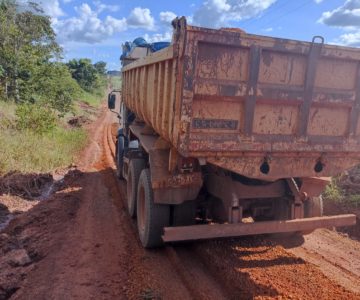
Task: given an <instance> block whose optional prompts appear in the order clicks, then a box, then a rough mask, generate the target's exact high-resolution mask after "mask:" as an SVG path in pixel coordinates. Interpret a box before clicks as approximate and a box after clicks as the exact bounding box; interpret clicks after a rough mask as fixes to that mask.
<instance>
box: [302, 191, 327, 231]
mask: <svg viewBox="0 0 360 300" xmlns="http://www.w3.org/2000/svg"><path fill="white" fill-rule="evenodd" d="M323 213H324V205H323V199H322V197H321V196H319V197H310V198H309V199H308V200H307V201H305V202H304V218H314V217H322V216H323ZM313 231H314V230H307V231H302V232H301V233H302V234H303V235H307V234H310V233H312V232H313Z"/></svg>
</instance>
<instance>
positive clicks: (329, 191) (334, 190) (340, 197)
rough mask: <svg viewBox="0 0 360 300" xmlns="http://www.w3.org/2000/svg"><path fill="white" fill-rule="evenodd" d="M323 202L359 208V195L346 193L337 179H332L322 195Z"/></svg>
mask: <svg viewBox="0 0 360 300" xmlns="http://www.w3.org/2000/svg"><path fill="white" fill-rule="evenodd" d="M323 198H324V200H325V201H331V202H333V203H336V204H339V205H341V206H344V207H348V208H354V209H357V208H360V194H357V193H346V192H345V191H344V190H343V189H342V188H341V184H340V183H339V182H338V181H337V179H334V178H333V179H332V181H331V183H330V184H329V185H328V186H327V187H326V188H325V191H324V193H323Z"/></svg>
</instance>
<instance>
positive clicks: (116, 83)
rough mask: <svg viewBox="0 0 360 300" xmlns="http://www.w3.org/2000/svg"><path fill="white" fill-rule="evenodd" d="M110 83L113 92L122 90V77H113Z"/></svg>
mask: <svg viewBox="0 0 360 300" xmlns="http://www.w3.org/2000/svg"><path fill="white" fill-rule="evenodd" d="M110 83H111V85H112V89H113V90H121V77H120V76H111V77H110Z"/></svg>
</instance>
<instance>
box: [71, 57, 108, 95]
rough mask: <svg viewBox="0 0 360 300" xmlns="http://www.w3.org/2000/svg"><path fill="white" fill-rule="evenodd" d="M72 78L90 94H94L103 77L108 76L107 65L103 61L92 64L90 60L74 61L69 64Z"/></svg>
mask: <svg viewBox="0 0 360 300" xmlns="http://www.w3.org/2000/svg"><path fill="white" fill-rule="evenodd" d="M67 66H68V67H69V69H70V72H71V74H72V77H73V78H74V79H75V80H76V81H77V82H78V83H79V85H80V86H81V87H82V88H83V89H84V90H85V91H88V92H93V91H94V90H95V89H97V88H99V87H100V86H101V85H102V84H101V79H102V77H104V76H105V74H106V63H105V62H103V61H100V62H97V63H95V64H92V62H91V60H90V59H87V58H80V59H79V60H76V59H72V60H70V61H69V62H68V63H67Z"/></svg>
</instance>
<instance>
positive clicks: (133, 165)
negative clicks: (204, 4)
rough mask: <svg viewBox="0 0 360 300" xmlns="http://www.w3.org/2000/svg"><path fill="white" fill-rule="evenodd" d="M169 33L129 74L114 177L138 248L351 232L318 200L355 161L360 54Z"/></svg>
mask: <svg viewBox="0 0 360 300" xmlns="http://www.w3.org/2000/svg"><path fill="white" fill-rule="evenodd" d="M172 25H173V27H174V31H173V37H172V42H171V44H170V46H169V47H167V48H165V49H163V50H161V51H159V52H156V53H152V54H151V55H149V56H146V57H143V58H140V59H138V60H136V61H134V62H131V63H130V64H128V65H126V66H125V67H123V68H122V91H121V108H120V112H118V113H119V115H120V118H121V128H120V130H119V132H118V136H117V143H116V164H117V173H118V176H119V177H120V178H123V179H125V180H126V181H127V204H128V211H129V214H130V215H131V217H133V218H137V225H138V232H139V236H140V240H141V243H142V244H143V246H144V247H147V248H151V247H157V246H161V245H162V244H164V243H166V242H177V241H185V240H198V239H209V238H222V237H237V236H243V235H255V234H267V233H296V234H306V233H309V232H311V231H313V230H314V229H316V228H320V227H326V228H328V227H330V228H331V227H337V226H350V225H353V224H355V222H356V217H355V215H352V214H347V215H337V216H323V202H322V197H321V194H322V192H323V191H324V189H325V187H326V185H327V184H328V183H329V181H330V176H334V175H337V174H339V173H341V172H343V171H344V170H346V169H349V168H351V167H353V166H355V165H357V164H359V163H360V144H359V142H360V122H359V112H360V50H359V49H355V48H350V47H340V46H333V45H326V44H324V39H323V38H322V37H320V36H315V37H314V38H313V39H312V41H311V42H303V41H296V40H289V39H280V38H273V37H266V36H259V35H253V34H248V33H246V32H244V31H243V30H239V29H226V28H225V29H220V30H215V29H208V28H201V27H195V26H190V25H188V24H187V22H186V19H185V18H184V17H182V18H176V19H175V20H174V21H173V23H172ZM108 101H109V108H110V109H114V108H115V101H116V97H115V94H114V93H112V94H110V95H109V99H108Z"/></svg>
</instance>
